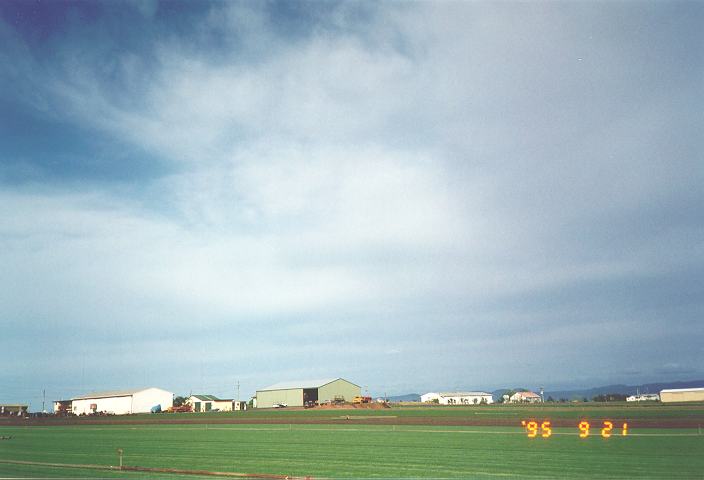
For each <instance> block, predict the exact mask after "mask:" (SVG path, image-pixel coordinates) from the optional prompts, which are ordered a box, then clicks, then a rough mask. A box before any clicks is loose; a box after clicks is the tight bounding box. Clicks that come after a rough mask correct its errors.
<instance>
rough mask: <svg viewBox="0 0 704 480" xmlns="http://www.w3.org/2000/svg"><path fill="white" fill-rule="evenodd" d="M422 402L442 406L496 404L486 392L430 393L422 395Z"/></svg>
mask: <svg viewBox="0 0 704 480" xmlns="http://www.w3.org/2000/svg"><path fill="white" fill-rule="evenodd" d="M420 401H421V402H423V403H439V404H440V405H479V404H488V403H494V398H493V397H492V396H491V393H486V392H441V393H434V392H430V393H426V394H424V395H421V396H420Z"/></svg>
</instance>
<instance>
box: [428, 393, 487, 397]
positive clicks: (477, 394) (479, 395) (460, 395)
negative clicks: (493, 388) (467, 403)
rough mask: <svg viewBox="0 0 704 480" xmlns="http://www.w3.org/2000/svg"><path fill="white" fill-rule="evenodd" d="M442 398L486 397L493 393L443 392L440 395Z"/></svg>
mask: <svg viewBox="0 0 704 480" xmlns="http://www.w3.org/2000/svg"><path fill="white" fill-rule="evenodd" d="M438 395H439V396H441V397H486V396H491V393H486V392H442V393H438Z"/></svg>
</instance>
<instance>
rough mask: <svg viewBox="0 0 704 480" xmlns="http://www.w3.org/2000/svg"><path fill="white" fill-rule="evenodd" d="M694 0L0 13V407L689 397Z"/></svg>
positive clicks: (694, 216) (74, 5)
mask: <svg viewBox="0 0 704 480" xmlns="http://www.w3.org/2000/svg"><path fill="white" fill-rule="evenodd" d="M703 20H704V6H703V5H702V4H701V3H699V2H651V3H649V2H623V3H620V2H608V3H596V2H583V3H582V2H569V3H558V2H545V3H541V2H530V3H528V2H519V3H511V2H501V3H498V2H491V3H483V2H374V3H372V2H242V3H238V2H213V3H210V2H202V1H198V2H177V1H169V2H157V1H153V2H152V1H145V2H140V1H130V2H128V1H124V2H113V1H110V2H60V1H54V2H35V1H28V0H27V1H20V2H16V1H5V2H1V3H0V87H1V88H0V266H1V267H2V269H1V271H2V275H0V326H1V327H2V352H3V354H2V363H3V369H2V371H1V372H0V386H1V388H0V402H31V404H32V406H33V408H35V409H36V408H39V407H40V404H41V392H42V390H43V389H45V390H46V392H47V399H48V400H53V399H58V398H64V397H70V396H73V395H78V394H81V393H85V392H87V391H95V390H107V389H118V388H134V387H139V386H157V387H160V388H166V389H169V390H171V391H174V392H176V393H178V394H185V393H189V392H191V391H192V392H194V393H195V392H199V393H210V394H216V395H222V396H230V397H231V396H234V395H235V387H234V386H235V384H236V383H237V382H239V383H240V385H241V390H240V391H241V395H242V397H243V398H244V397H246V396H248V395H250V394H252V393H254V391H255V390H256V389H257V388H258V387H262V386H266V385H269V384H272V383H276V382H279V381H286V380H297V379H310V378H324V377H337V376H341V377H344V378H347V379H349V380H351V381H353V382H356V383H358V384H360V385H362V386H364V387H365V389H368V390H369V391H370V393H372V394H374V395H381V394H384V393H387V394H389V395H393V394H403V393H409V392H418V393H424V392H426V391H433V390H454V389H461V390H465V389H471V390H481V389H485V390H491V389H495V388H500V387H512V386H525V387H529V388H537V387H538V386H545V388H546V390H551V389H558V388H570V387H584V386H592V385H598V384H608V383H628V384H637V383H641V382H650V381H665V380H673V381H674V380H687V379H697V378H702V377H704V367H703V366H704V327H702V312H704V287H703V285H704V213H703V212H704V210H703V209H702V205H704V189H702V185H704V162H703V161H702V152H704V148H703V147H704V145H703V143H704V140H702V138H704V136H702V135H701V131H702V126H704V121H703V120H704V118H703V115H704V113H703V112H704V105H703V100H702V99H704V58H703V54H702V52H704V48H702V47H704V45H703V43H704V42H703V39H704V37H703V36H702V34H701V31H700V30H701V29H700V26H701V24H702V21H703Z"/></svg>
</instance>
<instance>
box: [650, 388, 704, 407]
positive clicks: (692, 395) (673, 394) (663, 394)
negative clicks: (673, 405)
mask: <svg viewBox="0 0 704 480" xmlns="http://www.w3.org/2000/svg"><path fill="white" fill-rule="evenodd" d="M660 399H661V400H662V401H663V403H669V402H704V388H701V387H698V388H669V389H665V390H660Z"/></svg>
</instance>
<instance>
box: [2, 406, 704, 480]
mask: <svg viewBox="0 0 704 480" xmlns="http://www.w3.org/2000/svg"><path fill="white" fill-rule="evenodd" d="M489 408H491V407H487V409H489ZM502 408H504V409H506V410H505V411H504V410H501V409H498V408H496V407H494V409H493V410H487V411H489V412H503V413H504V414H506V415H509V417H510V418H514V416H513V413H515V412H519V413H520V415H518V416H517V417H516V419H517V418H518V417H524V416H535V417H541V416H545V415H544V414H545V413H547V412H546V408H545V407H544V408H541V409H536V408H533V409H516V408H515V407H502ZM594 408H596V409H600V408H604V407H594ZM613 408H615V409H616V410H615V411H614V410H613ZM624 408H625V409H627V411H626V413H625V415H624V412H623V409H624ZM631 408H634V407H627V406H616V407H611V409H606V410H597V411H596V412H595V411H594V410H589V411H588V412H586V411H584V410H580V409H577V408H574V407H573V408H572V409H568V408H565V409H564V410H559V411H558V412H557V413H561V414H562V415H567V416H569V418H570V419H572V418H574V419H578V418H584V417H585V413H587V414H588V415H586V416H591V417H593V418H597V417H599V418H603V417H605V416H608V415H601V414H597V413H598V412H601V413H604V412H606V413H608V414H609V415H610V414H611V413H616V414H617V416H627V415H629V414H630V413H636V412H641V414H645V413H644V412H646V411H647V412H650V413H649V415H651V414H652V415H654V413H653V412H656V410H658V409H657V408H655V407H647V408H648V410H646V407H643V408H641V409H633V410H631ZM650 408H655V409H654V410H649V409H650ZM462 411H464V415H468V414H474V412H477V411H479V410H476V409H474V410H469V411H467V409H458V408H441V409H437V408H431V409H427V408H420V409H419V408H406V409H404V408H401V409H391V410H379V411H369V412H363V413H364V414H365V415H367V414H368V415H369V416H372V417H373V416H374V415H381V416H388V415H389V414H393V415H397V416H399V418H401V417H404V416H413V415H421V413H422V415H421V416H426V417H427V416H428V415H430V416H432V415H436V416H443V415H444V416H448V415H449V416H454V415H460V413H461V412H462ZM675 411H677V412H679V413H678V414H677V415H680V416H681V415H683V414H686V412H692V415H700V414H701V412H702V408H701V406H699V407H695V408H694V410H691V409H690V408H689V407H682V408H678V409H674V410H665V411H664V412H666V413H672V412H675ZM419 412H420V413H419ZM683 412H684V413H683ZM325 413H326V414H327V415H328V416H329V415H330V414H331V413H332V414H340V413H342V414H345V413H350V414H356V415H359V414H360V413H361V412H360V411H359V410H350V411H342V412H330V411H327V412H325ZM550 413H551V416H554V414H555V413H556V412H550ZM661 413H662V412H661ZM250 414H252V415H254V416H255V417H256V416H263V415H267V416H268V417H267V418H275V419H278V420H279V421H280V423H278V424H271V425H246V424H241V425H222V424H214V423H207V419H208V418H219V417H220V416H222V415H225V414H211V415H210V416H207V415H206V416H201V417H198V418H200V419H201V420H202V421H206V423H201V424H197V425H161V424H154V423H145V424H141V425H126V424H124V425H120V424H116V425H74V426H27V427H23V426H3V425H2V424H0V436H3V437H11V438H9V439H6V440H0V477H32V476H33V477H44V478H47V477H64V478H66V477H71V478H77V477H91V478H96V477H101V478H113V477H121V478H132V477H134V478H145V477H149V478H184V476H183V475H173V474H171V475H169V474H153V473H150V474H146V473H144V472H137V473H135V472H126V471H122V472H120V471H110V470H90V469H82V468H60V467H51V466H43V465H37V464H35V465H19V464H11V463H4V462H6V461H25V462H40V463H48V464H74V465H76V464H91V465H103V466H108V465H117V464H118V456H117V453H116V450H117V449H118V448H122V449H124V463H125V465H132V466H141V467H154V468H172V469H188V470H208V471H222V472H240V473H250V474H252V473H257V474H275V475H292V476H314V477H334V478H353V477H354V478H359V477H365V478H372V477H376V478H467V477H484V476H486V477H495V476H520V477H535V478H636V477H637V478H675V477H678V478H703V475H704V474H703V473H702V472H704V435H702V434H701V433H700V431H699V430H698V429H697V428H688V429H673V428H668V429H632V430H631V431H629V435H628V436H621V435H619V433H620V431H619V430H615V433H616V434H615V435H613V436H612V437H610V438H608V439H604V438H601V437H600V436H599V432H598V429H596V428H595V429H593V431H592V435H590V436H589V437H588V438H579V436H578V433H579V432H578V430H577V429H576V428H556V429H554V434H553V435H552V436H551V437H550V438H540V437H538V438H532V439H531V438H527V436H526V432H525V431H524V430H523V429H522V428H521V427H520V421H519V420H517V425H516V426H515V427H500V426H484V427H467V426H433V425H355V424H343V425H308V424H305V425H304V424H294V423H292V424H286V423H285V422H286V419H287V418H291V419H293V418H297V417H298V416H300V415H312V416H313V417H315V416H317V415H321V411H317V412H316V411H312V412H311V411H294V410H289V411H276V412H273V411H269V412H262V411H258V412H250ZM667 416H668V415H664V417H667ZM132 418H134V416H133V417H132ZM149 418H154V417H149ZM194 418H195V417H194ZM309 418H311V417H309ZM191 478H195V477H191ZM211 478H212V477H211Z"/></svg>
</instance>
